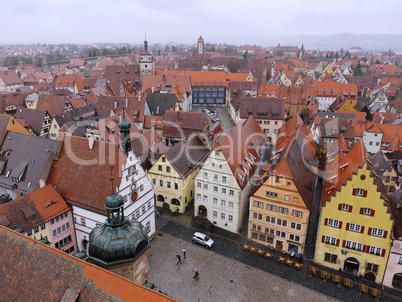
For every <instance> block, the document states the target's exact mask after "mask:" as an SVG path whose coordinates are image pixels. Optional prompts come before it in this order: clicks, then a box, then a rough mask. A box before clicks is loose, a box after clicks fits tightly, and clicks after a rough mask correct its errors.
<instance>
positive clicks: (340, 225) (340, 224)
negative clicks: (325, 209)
mask: <svg viewBox="0 0 402 302" xmlns="http://www.w3.org/2000/svg"><path fill="white" fill-rule="evenodd" d="M338 228H339V229H341V228H342V221H339V227H338Z"/></svg>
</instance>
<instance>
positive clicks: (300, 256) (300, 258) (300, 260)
mask: <svg viewBox="0 0 402 302" xmlns="http://www.w3.org/2000/svg"><path fill="white" fill-rule="evenodd" d="M299 263H303V254H299Z"/></svg>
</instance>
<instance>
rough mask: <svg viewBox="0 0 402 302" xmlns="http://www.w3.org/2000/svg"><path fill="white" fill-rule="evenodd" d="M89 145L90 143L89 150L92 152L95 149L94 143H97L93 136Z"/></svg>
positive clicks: (89, 139)
mask: <svg viewBox="0 0 402 302" xmlns="http://www.w3.org/2000/svg"><path fill="white" fill-rule="evenodd" d="M88 143H89V150H92V148H93V147H94V143H95V140H94V138H93V136H90V137H89V138H88Z"/></svg>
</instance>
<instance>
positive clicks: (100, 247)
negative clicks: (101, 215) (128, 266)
mask: <svg viewBox="0 0 402 302" xmlns="http://www.w3.org/2000/svg"><path fill="white" fill-rule="evenodd" d="M111 179H112V181H113V178H111ZM112 192H113V193H112V195H110V196H108V197H106V199H105V209H106V212H107V219H106V221H105V223H104V224H102V225H101V226H99V227H96V228H94V229H93V230H92V231H91V233H89V242H88V245H89V248H88V257H89V259H90V261H94V262H95V263H97V264H100V265H102V266H107V265H108V264H110V263H111V262H116V261H117V262H120V261H127V260H131V259H134V258H136V256H137V255H138V254H139V253H140V252H141V251H142V250H144V249H146V248H147V247H148V244H149V238H148V233H147V232H146V231H145V230H144V229H143V227H142V225H141V223H140V222H138V221H136V220H135V221H130V220H127V219H126V218H125V217H124V201H123V197H121V195H119V194H117V193H114V191H113V185H112Z"/></svg>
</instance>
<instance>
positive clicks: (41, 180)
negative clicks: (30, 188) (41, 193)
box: [39, 178, 46, 188]
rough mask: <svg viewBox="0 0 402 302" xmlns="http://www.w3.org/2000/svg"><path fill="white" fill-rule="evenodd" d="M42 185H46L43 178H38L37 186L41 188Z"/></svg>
mask: <svg viewBox="0 0 402 302" xmlns="http://www.w3.org/2000/svg"><path fill="white" fill-rule="evenodd" d="M44 186H46V183H45V180H44V179H43V178H41V179H40V180H39V187H40V188H43V187H44Z"/></svg>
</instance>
